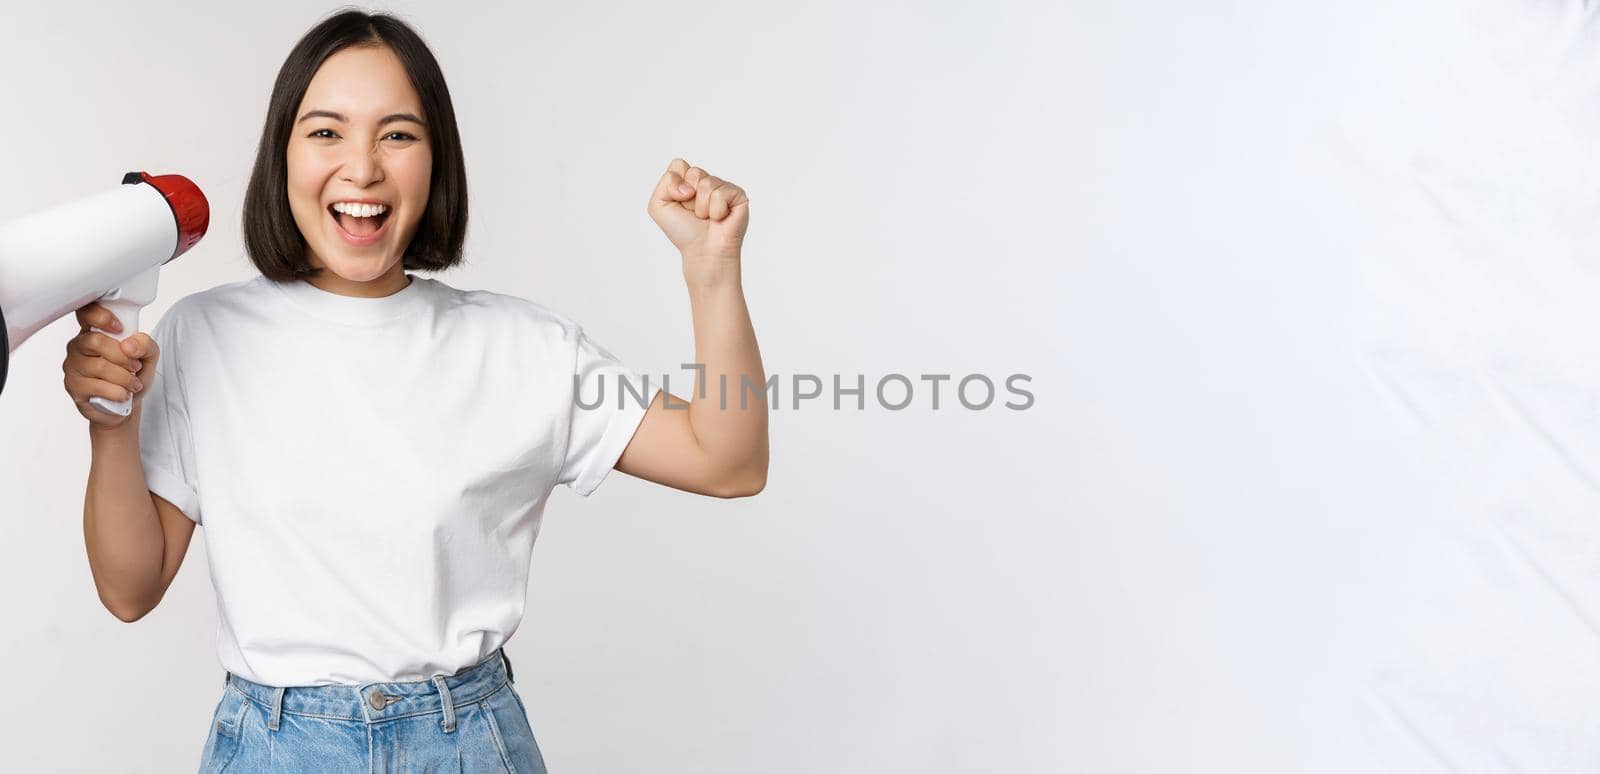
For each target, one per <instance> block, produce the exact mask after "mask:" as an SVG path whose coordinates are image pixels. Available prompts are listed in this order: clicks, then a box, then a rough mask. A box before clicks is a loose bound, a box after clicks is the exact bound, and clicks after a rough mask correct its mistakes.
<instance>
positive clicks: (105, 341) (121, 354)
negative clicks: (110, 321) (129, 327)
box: [67, 331, 140, 371]
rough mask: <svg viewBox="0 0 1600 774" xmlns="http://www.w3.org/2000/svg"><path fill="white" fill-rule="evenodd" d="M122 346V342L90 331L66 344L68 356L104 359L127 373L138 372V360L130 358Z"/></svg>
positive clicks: (131, 337)
mask: <svg viewBox="0 0 1600 774" xmlns="http://www.w3.org/2000/svg"><path fill="white" fill-rule="evenodd" d="M138 335H140V334H134V335H133V336H129V337H128V338H129V339H133V338H134V337H135V336H138ZM122 344H123V342H119V341H117V340H116V339H113V338H111V337H110V336H107V335H105V334H104V333H99V332H97V331H90V332H88V333H80V334H78V335H77V336H74V337H73V338H72V340H71V341H69V342H67V353H68V355H69V356H76V357H85V358H104V359H106V360H109V361H111V362H113V363H116V364H117V365H119V366H122V367H123V368H124V369H127V370H129V371H135V370H138V366H139V365H140V363H139V358H137V357H134V356H131V355H129V354H128V353H127V352H126V351H124V350H123V348H122Z"/></svg>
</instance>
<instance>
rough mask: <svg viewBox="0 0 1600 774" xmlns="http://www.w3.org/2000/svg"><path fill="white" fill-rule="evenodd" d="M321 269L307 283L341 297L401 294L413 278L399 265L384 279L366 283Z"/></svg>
mask: <svg viewBox="0 0 1600 774" xmlns="http://www.w3.org/2000/svg"><path fill="white" fill-rule="evenodd" d="M321 268H322V270H321V271H319V272H317V274H316V276H314V277H308V278H307V279H306V283H307V284H309V285H311V286H312V287H315V288H317V289H319V290H326V291H328V292H329V293H337V294H338V295H341V296H353V297H355V298H383V297H385V296H392V295H394V294H395V293H399V292H400V291H402V290H405V288H406V286H407V285H410V284H411V277H410V276H407V275H406V272H405V267H404V266H402V265H400V264H399V263H396V264H395V265H394V268H393V269H391V270H390V271H389V272H387V273H385V274H384V275H383V276H382V277H378V278H376V279H372V280H368V281H366V282H360V281H355V280H348V279H345V278H344V277H341V276H339V275H338V274H335V273H334V272H333V271H331V270H329V269H328V267H326V266H323V267H321Z"/></svg>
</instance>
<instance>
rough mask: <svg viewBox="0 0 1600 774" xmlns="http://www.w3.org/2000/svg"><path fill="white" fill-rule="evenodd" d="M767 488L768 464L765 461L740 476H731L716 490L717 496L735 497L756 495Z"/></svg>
mask: <svg viewBox="0 0 1600 774" xmlns="http://www.w3.org/2000/svg"><path fill="white" fill-rule="evenodd" d="M766 488H767V466H766V464H765V463H763V464H762V465H761V466H760V467H756V468H751V469H749V470H746V471H744V472H743V473H741V474H740V475H738V476H735V477H733V478H731V479H730V480H729V481H728V482H727V483H725V484H723V485H722V486H721V487H719V488H718V489H717V491H716V492H715V494H716V496H718V497H721V498H725V499H732V498H735V497H754V496H756V495H758V494H761V490H763V489H766Z"/></svg>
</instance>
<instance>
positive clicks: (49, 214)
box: [0, 172, 211, 416]
mask: <svg viewBox="0 0 1600 774" xmlns="http://www.w3.org/2000/svg"><path fill="white" fill-rule="evenodd" d="M210 221H211V208H210V207H209V205H207V203H206V197H205V194H202V193H201V192H200V189H199V188H198V187H196V186H195V184H194V183H192V182H189V179H188V178H186V177H183V176H182V175H160V176H155V177H153V176H151V175H149V174H147V173H144V172H129V173H128V174H127V175H125V176H124V177H123V178H122V185H120V186H117V187H116V188H113V189H111V190H108V191H104V192H101V193H98V194H95V195H93V196H90V197H87V198H84V199H79V200H77V201H75V202H71V203H68V204H65V205H62V206H60V207H56V208H54V209H50V210H45V211H43V212H37V213H34V214H32V215H29V216H27V217H25V218H23V219H21V220H17V221H13V222H11V223H6V224H3V225H0V336H3V338H4V341H0V344H4V346H0V391H3V390H4V389H5V384H6V370H7V361H8V360H9V359H10V358H9V356H10V354H11V353H12V352H15V351H16V349H17V347H20V346H22V342H24V341H27V340H28V337H29V336H32V335H33V334H35V333H37V332H38V331H39V329H41V328H43V327H45V326H46V325H49V324H50V323H52V322H54V321H56V320H57V319H59V318H61V317H63V316H65V315H68V314H71V313H73V312H75V311H77V309H78V308H79V307H82V306H83V305H84V304H87V303H89V302H91V301H96V300H98V301H99V302H100V303H101V305H102V306H104V307H106V308H107V309H110V310H111V311H112V312H113V313H115V314H116V316H117V319H118V320H120V321H121V322H122V332H121V333H112V332H111V331H106V330H101V329H100V328H94V329H93V330H95V331H98V332H100V333H104V334H105V335H107V336H110V337H112V338H114V339H117V340H118V341H121V340H122V339H125V338H127V337H129V336H132V335H133V334H135V333H137V332H138V330H139V310H140V309H142V308H144V307H145V306H146V305H147V304H149V303H151V302H152V301H155V299H156V278H157V275H158V274H159V272H160V268H161V266H162V265H163V264H165V263H166V262H168V261H170V260H172V259H173V258H177V257H178V256H180V255H182V254H183V253H184V252H185V251H187V250H188V249H189V248H191V247H194V244H195V243H196V242H198V241H200V237H202V236H205V233H206V226H207V225H209V224H210ZM89 402H90V403H93V404H94V405H95V406H96V407H98V408H100V409H102V410H105V411H109V412H111V413H114V414H119V415H121V416H127V415H128V414H129V413H130V412H131V411H132V409H133V400H132V398H129V399H127V400H123V401H109V400H106V399H104V398H98V397H96V398H90V399H89Z"/></svg>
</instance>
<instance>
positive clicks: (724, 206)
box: [706, 184, 732, 220]
mask: <svg viewBox="0 0 1600 774" xmlns="http://www.w3.org/2000/svg"><path fill="white" fill-rule="evenodd" d="M729 188H732V186H729V185H726V184H724V185H719V186H717V190H715V191H712V192H711V206H710V207H708V208H707V209H706V212H707V214H709V215H710V216H711V219H712V220H722V219H723V218H726V217H728V197H729V196H730V193H729V191H728V189H729Z"/></svg>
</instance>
